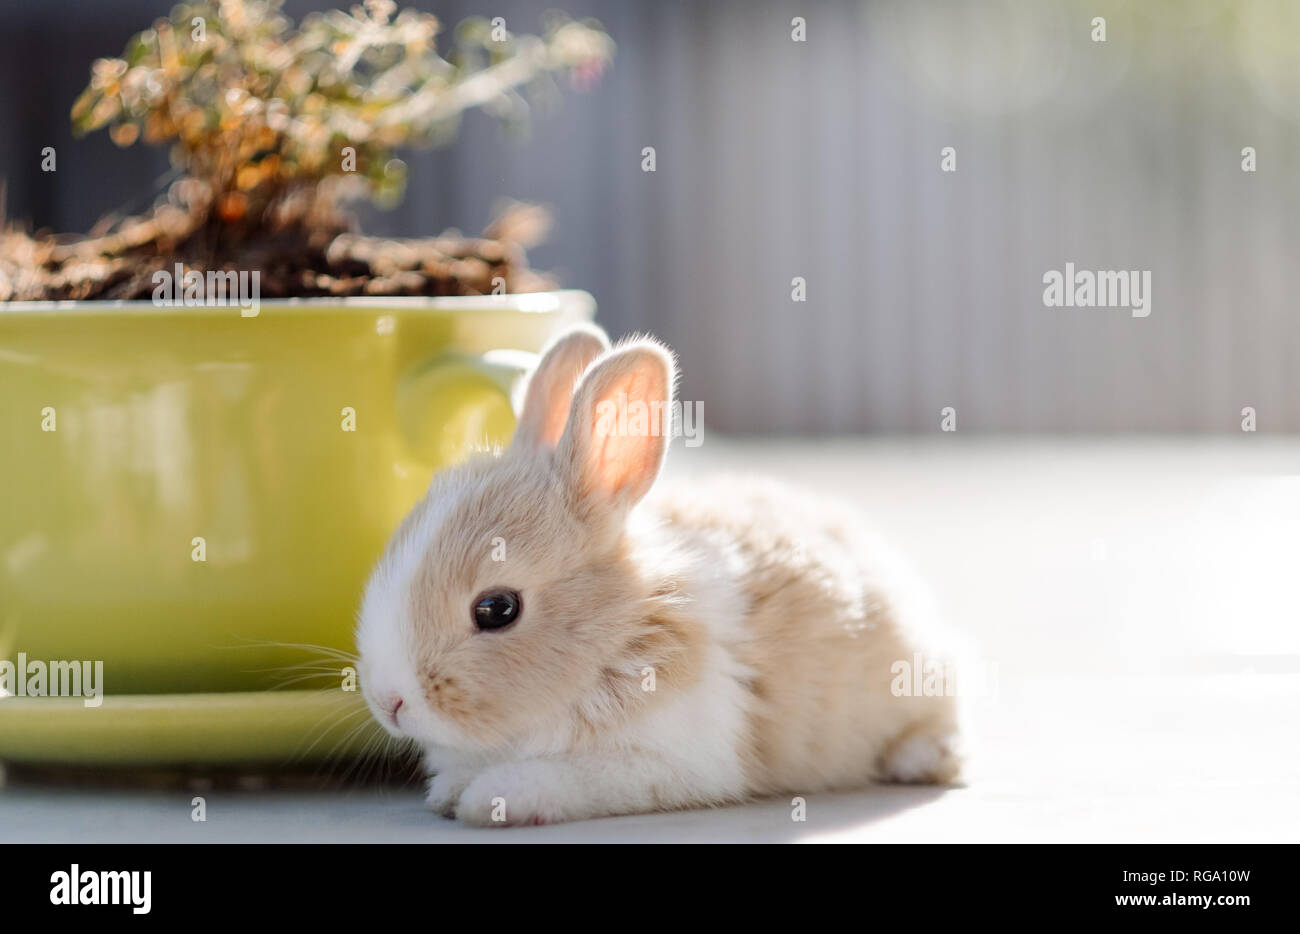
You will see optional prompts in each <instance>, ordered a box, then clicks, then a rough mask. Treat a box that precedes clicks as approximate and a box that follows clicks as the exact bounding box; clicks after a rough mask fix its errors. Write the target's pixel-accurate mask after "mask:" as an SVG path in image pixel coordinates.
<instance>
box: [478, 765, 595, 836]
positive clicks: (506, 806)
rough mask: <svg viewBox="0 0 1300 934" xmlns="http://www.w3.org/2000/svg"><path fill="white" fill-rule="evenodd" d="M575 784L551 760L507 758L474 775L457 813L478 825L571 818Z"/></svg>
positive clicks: (551, 822)
mask: <svg viewBox="0 0 1300 934" xmlns="http://www.w3.org/2000/svg"><path fill="white" fill-rule="evenodd" d="M572 796H573V786H572V785H571V784H569V785H566V784H565V783H564V781H563V779H562V774H561V771H560V770H557V769H556V768H554V767H553V766H551V764H550V763H545V762H539V761H531V762H508V763H505V764H502V765H497V766H493V767H492V768H489V769H486V770H484V771H483V772H481V773H479V774H478V775H477V776H475V778H474V780H473V781H471V782H470V783H469V786H468V787H467V788H466V789H465V791H464V792H463V793H462V794H461V796H460V801H459V802H458V803H457V805H456V817H457V818H459V819H460V820H461V822H463V823H466V824H470V825H472V826H475V827H521V826H536V825H538V824H553V823H556V822H558V821H563V820H572V819H573V817H574V816H575V815H574V814H573V813H572V812H573V805H574V802H573V800H572Z"/></svg>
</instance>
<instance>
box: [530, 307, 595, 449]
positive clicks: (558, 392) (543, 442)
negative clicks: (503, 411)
mask: <svg viewBox="0 0 1300 934" xmlns="http://www.w3.org/2000/svg"><path fill="white" fill-rule="evenodd" d="M608 349H609V338H608V337H607V336H606V335H605V332H604V331H602V330H601V329H600V328H599V327H597V326H596V325H594V324H582V325H578V326H576V327H574V328H572V329H570V330H568V331H566V332H564V333H563V334H561V335H560V336H558V337H557V338H555V339H554V340H552V341H551V342H550V343H549V344H548V345H547V346H546V349H545V350H544V351H542V359H541V362H540V363H538V364H537V369H536V370H535V371H534V372H533V376H532V378H531V379H530V380H529V381H528V393H527V395H526V396H525V397H524V408H523V411H522V412H521V413H520V415H519V426H518V427H517V428H516V429H515V443H516V444H521V445H526V446H528V447H534V448H553V447H555V445H556V443H557V442H559V440H560V435H562V434H563V433H564V422H565V419H567V418H568V416H569V403H570V402H571V401H572V399H573V388H574V386H575V385H576V384H577V382H578V380H579V379H581V378H582V374H583V371H584V370H586V369H587V366H588V365H589V364H590V363H591V361H593V360H595V359H596V358H597V357H599V356H600V355H601V354H602V353H604V352H605V351H606V350H608Z"/></svg>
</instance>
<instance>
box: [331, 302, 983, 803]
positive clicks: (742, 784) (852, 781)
mask: <svg viewBox="0 0 1300 934" xmlns="http://www.w3.org/2000/svg"><path fill="white" fill-rule="evenodd" d="M674 369H675V368H674V361H673V357H672V355H671V354H670V353H669V351H668V350H667V349H666V348H664V347H663V346H662V345H661V344H659V343H657V342H656V341H654V340H651V339H647V338H641V339H635V340H629V341H626V342H623V343H621V344H619V345H618V346H617V347H615V348H613V349H612V350H611V349H610V347H609V342H608V339H607V338H606V337H605V334H604V333H603V332H602V331H601V330H600V329H599V328H596V327H594V326H583V327H578V328H576V329H573V330H571V331H569V332H567V333H565V334H563V335H562V336H560V337H559V338H558V339H556V340H555V341H553V342H552V343H551V345H550V346H549V347H548V348H547V350H546V351H545V352H544V354H543V356H542V359H541V362H540V364H539V365H538V368H537V371H536V373H535V374H534V375H533V377H532V380H531V381H530V383H529V386H528V391H527V394H526V398H525V401H524V406H523V411H522V413H521V415H520V421H519V427H518V429H517V431H516V434H515V438H514V440H513V442H512V443H511V444H510V446H509V448H508V449H506V450H505V451H503V452H500V453H496V454H492V455H487V454H482V455H478V456H476V457H475V458H473V459H471V460H469V461H468V462H466V463H464V464H461V465H460V466H456V467H453V468H450V469H448V470H445V471H443V472H442V473H440V474H438V475H437V477H435V478H434V480H433V483H432V484H431V485H430V488H429V491H428V493H427V494H426V496H425V497H424V499H423V500H422V501H421V502H420V503H419V504H418V505H417V506H416V507H415V508H414V509H413V510H412V512H411V513H410V515H409V516H407V518H406V519H405V521H404V522H403V523H402V525H401V526H400V528H398V530H397V532H396V533H395V534H394V536H393V539H392V541H391V543H390V544H389V546H388V548H387V550H386V552H385V553H384V555H383V557H382V558H381V559H380V561H379V563H378V566H377V567H376V568H375V571H374V573H373V575H372V577H371V579H370V582H369V584H368V586H367V588H366V592H365V597H364V600H363V603H362V609H361V614H360V619H359V624H358V628H357V636H356V637H357V648H358V651H359V656H360V675H361V681H362V691H363V693H364V696H365V698H366V701H367V703H368V704H369V706H370V709H371V711H372V712H373V713H374V715H375V717H376V719H377V720H378V721H379V722H380V723H381V724H382V725H383V726H384V728H385V729H386V730H388V732H389V733H391V734H393V735H394V736H399V737H409V738H411V739H413V740H414V741H415V742H416V743H418V744H419V746H420V747H421V748H422V749H423V750H424V753H425V763H426V765H427V768H428V770H429V771H430V772H431V773H433V778H432V780H431V781H430V783H429V791H428V797H427V802H428V805H429V807H431V808H432V809H433V810H434V811H436V812H438V813H440V814H443V815H445V816H448V817H451V816H456V817H458V818H459V819H460V820H461V821H463V822H465V823H468V824H474V825H481V826H507V825H518V824H545V823H552V822H558V821H570V820H580V819H583V818H590V817H600V816H606V815H614V814H630V813H638V812H645V811H657V810H667V809H674V808H689V807H698V806H704V805H718V804H723V803H727V802H736V801H741V800H744V799H747V798H750V797H753V796H757V795H767V794H775V793H785V794H791V795H807V794H809V793H812V792H817V791H822V790H830V789H843V788H853V787H859V786H862V785H864V784H866V783H868V782H871V781H873V780H884V781H904V782H947V781H950V780H952V779H953V778H954V777H955V776H956V774H957V770H958V757H957V755H956V751H955V746H954V742H955V738H956V733H957V727H956V711H955V706H954V700H953V698H952V697H950V696H910V695H912V693H913V692H912V691H910V690H907V691H899V690H897V684H898V682H899V678H898V677H897V673H898V671H899V668H898V666H899V665H904V666H907V665H910V664H912V662H913V660H914V659H917V660H919V659H920V658H921V657H922V656H921V655H920V653H922V651H923V647H922V645H921V644H920V643H919V642H918V641H916V636H915V627H916V626H917V625H918V624H919V623H921V622H923V621H924V619H925V617H927V616H928V614H929V611H928V610H927V609H926V606H925V604H924V602H923V600H921V599H920V598H918V597H916V596H914V595H913V594H911V593H910V592H909V590H908V587H907V585H906V582H905V575H904V574H903V572H902V571H901V570H898V569H895V568H894V567H893V561H892V559H891V558H890V557H889V555H888V553H887V551H885V550H884V549H883V548H882V547H881V546H880V545H879V544H878V543H876V542H875V541H873V540H872V539H871V538H870V537H869V536H867V535H866V534H864V533H863V531H862V529H861V528H860V527H859V523H858V522H857V520H855V519H853V518H852V517H850V516H847V515H845V514H844V512H843V511H842V510H839V509H836V508H835V507H828V506H826V505H823V504H820V503H818V502H815V501H813V500H810V499H808V498H807V497H804V496H796V495H794V494H792V493H790V492H786V491H783V490H781V489H780V488H778V487H776V486H773V485H765V484H761V483H754V482H748V481H743V480H736V479H730V480H727V481H725V482H722V483H719V484H716V485H710V486H709V487H708V488H707V489H706V488H685V489H680V490H673V491H667V490H664V491H660V490H657V489H656V490H654V493H655V494H656V495H654V496H648V494H651V492H652V488H653V487H655V486H656V483H655V481H656V479H657V478H658V476H659V472H660V469H661V467H662V465H663V462H664V456H665V454H666V452H667V450H668V443H669V441H670V439H671V424H670V419H669V418H668V413H669V412H670V411H671V402H672V398H673V385H674V379H675V372H674ZM656 408H657V409H658V412H659V415H660V417H659V418H655V417H653V415H652V416H651V417H649V418H645V419H641V418H637V417H621V418H620V417H618V414H619V413H622V414H623V415H627V414H628V413H631V414H632V416H636V415H637V414H638V413H647V412H648V413H654V412H655V410H656ZM925 657H926V658H927V659H934V658H936V657H935V656H929V655H926V656H925ZM930 693H939V692H930ZM900 695H906V696H900Z"/></svg>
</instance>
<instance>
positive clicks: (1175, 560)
mask: <svg viewBox="0 0 1300 934" xmlns="http://www.w3.org/2000/svg"><path fill="white" fill-rule="evenodd" d="M670 462H671V463H672V465H673V466H672V469H673V470H674V471H678V472H682V473H683V474H684V475H686V476H689V473H690V472H691V471H693V470H705V469H716V468H727V469H739V470H756V471H762V472H765V473H772V474H776V475H779V476H786V477H788V478H790V479H791V480H795V481H798V482H801V483H804V484H806V485H809V486H810V487H812V488H814V489H817V490H819V491H822V492H823V493H833V494H836V495H841V496H844V497H845V498H848V499H852V500H855V501H856V502H857V503H858V504H859V505H861V506H862V507H865V508H866V509H867V510H868V512H869V513H870V514H871V515H872V516H873V517H874V519H875V521H877V522H878V523H879V524H880V525H881V526H882V527H883V528H884V529H885V530H886V532H887V533H889V534H890V535H891V536H892V537H893V538H894V539H895V541H896V542H897V543H898V545H899V546H900V548H901V549H902V550H903V551H904V552H905V553H907V554H908V555H909V556H910V557H911V559H912V560H913V562H914V563H915V564H916V565H917V566H918V567H919V568H920V569H921V570H922V571H923V572H924V573H925V574H926V576H927V577H928V578H929V579H930V581H931V583H932V585H933V587H934V589H935V590H936V592H937V594H938V595H939V598H940V600H941V602H942V603H943V605H944V606H945V608H946V609H947V611H948V613H949V615H950V616H951V617H952V619H953V621H954V623H955V624H956V626H957V628H959V629H960V630H961V631H963V632H964V633H966V634H968V635H969V636H970V637H971V638H972V639H973V641H974V643H975V645H976V646H977V648H978V650H979V653H980V656H981V659H982V663H983V664H982V668H981V670H982V671H984V672H986V673H987V674H988V675H989V680H990V684H989V688H990V690H982V691H980V692H979V693H980V696H979V697H976V698H973V699H972V701H971V706H972V714H973V718H972V739H973V749H972V752H973V759H972V765H971V769H970V772H969V775H968V780H967V784H966V785H965V786H964V787H961V788H955V789H949V790H938V789H913V788H897V787H891V788H875V789H869V790H866V791H863V792H859V793H853V794H840V795H814V796H812V797H810V798H809V799H808V801H807V820H806V821H805V822H802V823H799V822H795V821H792V820H791V807H790V803H789V801H788V800H777V801H767V802H760V803H756V804H753V805H750V806H747V807H742V808H729V809H725V810H717V811H702V812H688V813H678V814H658V815H647V816H638V817H627V818H617V819H612V820H602V821H590V822H586V823H582V824H573V825H565V826H558V827H543V828H527V829H517V830H486V831H477V830H468V829H465V828H462V827H460V826H459V825H457V824H455V823H452V822H448V821H445V820H443V819H441V818H437V817H434V816H432V815H429V814H427V813H425V812H424V811H423V810H422V809H421V807H420V794H419V791H418V790H416V789H411V790H409V791H404V790H396V789H392V788H382V789H374V788H358V789H355V790H352V791H328V792H325V791H322V792H313V791H292V790H275V791H256V790H249V791H234V790H231V791H220V790H214V791H209V792H206V793H205V794H206V798H207V808H208V820H207V822H206V823H202V824H196V823H194V822H193V821H191V819H190V799H191V797H192V794H191V792H188V791H175V792H160V791H143V790H141V791H123V790H111V791H110V790H86V789H84V788H75V789H74V788H68V787H46V786H37V785H31V784H25V785H24V784H11V785H10V786H9V787H8V788H6V789H5V790H4V791H3V792H0V841H5V842H10V841H16V840H44V841H58V840H68V841H72V840H76V841H92V840H127V841H136V840H139V841H150V840H178V841H187V840H188V841H212V842H215V841H235V840H249V841H252V840H264V841H293V840H319V841H330V842H362V841H380V840H394V841H396V840H404V841H425V842H455V841H467V840H483V839H488V840H517V841H539V842H540V841H549V840H626V841H640V840H644V841H667V840H712V841H719V840H773V841H783V840H817V839H831V838H833V839H851V840H862V841H915V842H922V841H946V840H954V841H967V840H971V841H974V840H993V841H1005V840H1013V841H1014V840H1048V841H1102V840H1116V841H1128V840H1134V841H1144V840H1151V841H1157V840H1158V841H1184V840H1185V841H1198V842H1212V841H1254V840H1287V841H1296V840H1298V839H1300V816H1298V813H1297V811H1298V809H1297V805H1296V803H1295V798H1296V790H1297V789H1298V788H1300V725H1298V722H1297V721H1298V720H1300V625H1298V624H1300V600H1297V598H1296V592H1295V585H1294V581H1295V579H1296V573H1297V572H1296V568H1297V564H1298V563H1300V441H1295V440H1278V439H1270V438H1268V437H1266V436H1251V435H1243V436H1242V437H1241V438H1235V437H1229V438H1222V439H1219V440H1182V441H1151V440H1142V439H1136V440H1125V441H1114V440H1112V441H1088V442H1077V441H1066V440H1058V441H1048V440H1042V439H1038V440H1032V441H1021V440H1010V439H1003V440H984V441H971V440H968V439H965V438H959V437H956V436H947V437H942V438H932V439H926V440H923V441H922V440H916V441H913V440H896V441H872V442H847V441H846V442H819V441H797V442H796V441H783V442H780V443H768V442H724V441H722V440H721V439H720V438H716V437H712V436H707V435H706V438H705V444H704V445H703V446H702V447H699V448H696V449H683V448H681V447H680V446H675V447H674V450H673V452H672V456H671V457H670Z"/></svg>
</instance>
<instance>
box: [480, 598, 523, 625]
mask: <svg viewBox="0 0 1300 934" xmlns="http://www.w3.org/2000/svg"><path fill="white" fill-rule="evenodd" d="M523 608H524V603H523V600H522V599H520V597H519V594H518V592H516V591H514V590H505V589H501V590H485V591H484V592H483V593H481V594H479V596H478V599H476V600H475V601H474V606H473V608H472V612H473V615H474V625H475V626H477V627H478V628H479V629H505V628H506V627H507V626H509V625H510V624H511V623H513V622H514V621H515V620H517V619H518V618H519V614H520V612H521V611H522V610H523Z"/></svg>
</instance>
